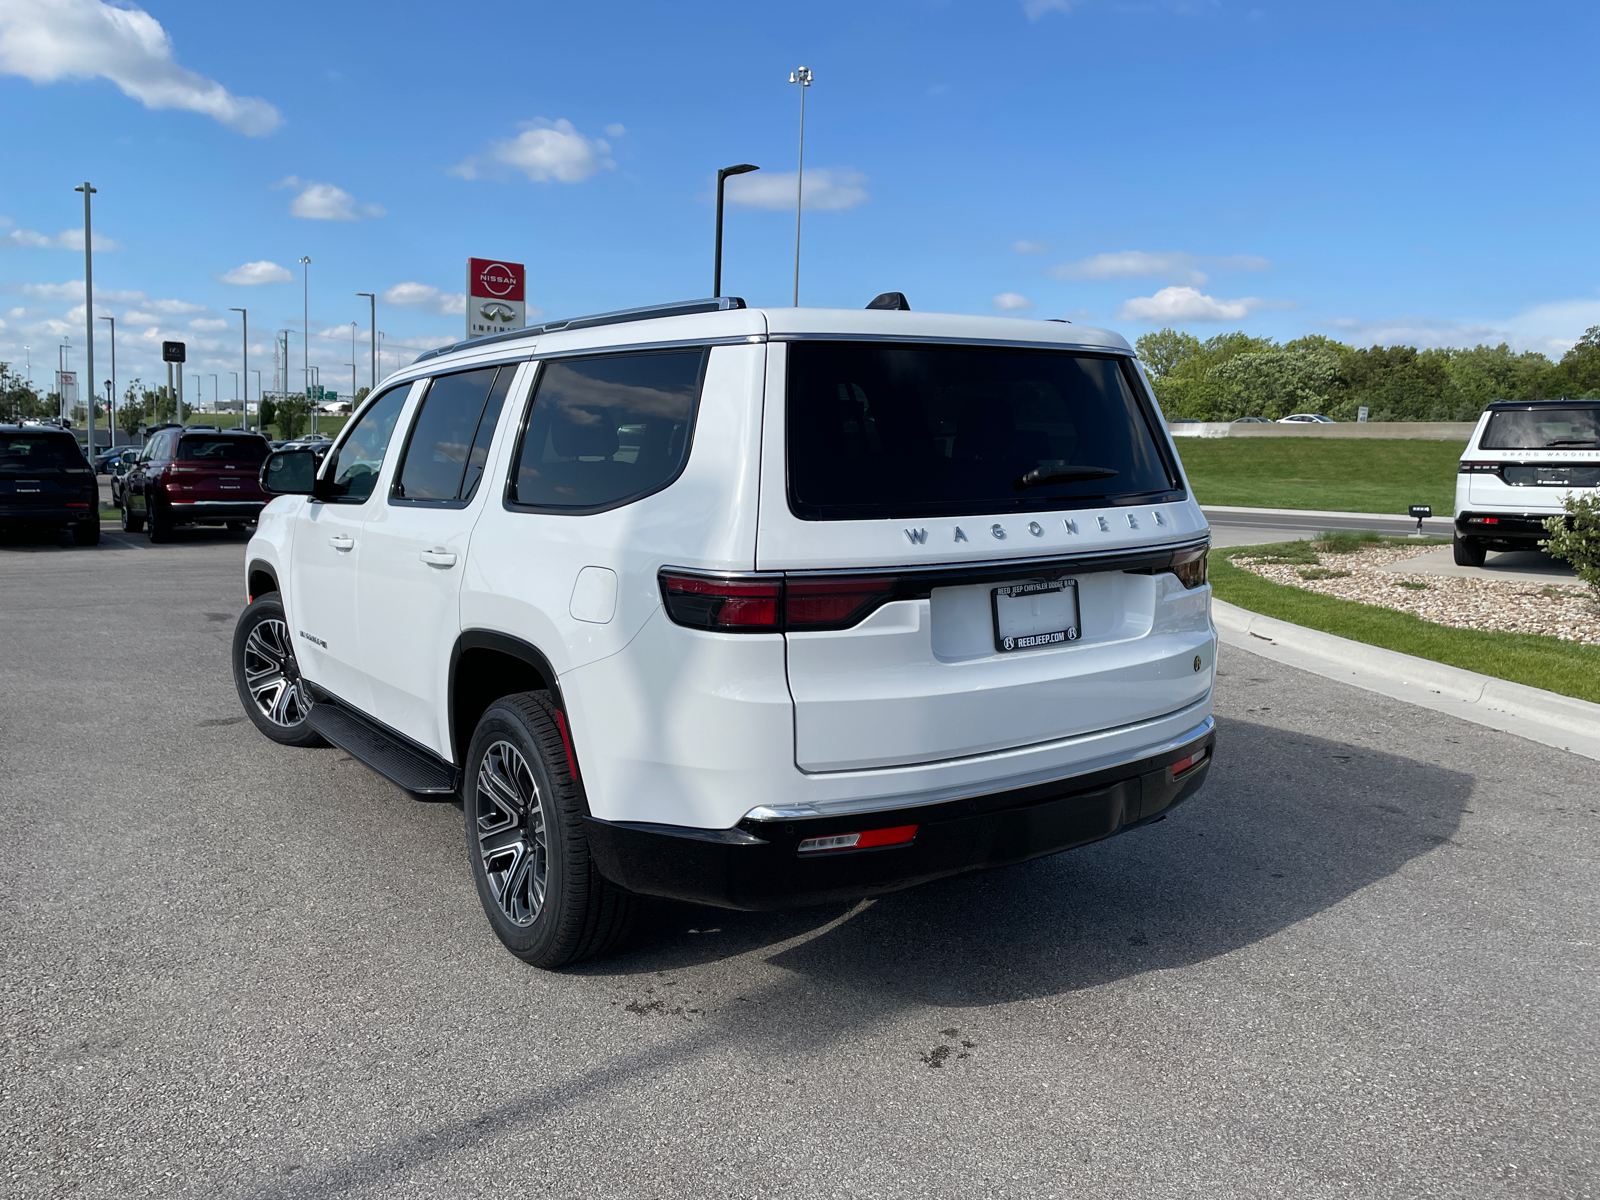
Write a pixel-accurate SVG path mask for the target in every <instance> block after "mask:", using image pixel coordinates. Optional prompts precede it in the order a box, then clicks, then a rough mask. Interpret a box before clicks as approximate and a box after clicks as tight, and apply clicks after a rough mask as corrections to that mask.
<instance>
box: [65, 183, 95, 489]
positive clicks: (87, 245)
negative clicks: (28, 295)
mask: <svg viewBox="0 0 1600 1200" xmlns="http://www.w3.org/2000/svg"><path fill="white" fill-rule="evenodd" d="M72 190H73V191H75V192H82V193H83V328H84V331H85V332H84V336H85V337H86V338H87V339H88V342H89V350H88V354H89V362H88V366H87V368H86V369H87V372H88V373H87V375H86V379H87V381H88V384H89V403H88V404H86V405H84V408H85V409H86V410H87V411H88V414H89V457H90V458H91V459H93V458H94V242H93V240H92V239H91V237H90V235H89V197H90V196H92V195H94V189H93V188H92V187H90V186H89V181H88V180H87V179H85V180H84V181H83V186H82V187H80V188H73V189H72ZM95 507H96V508H98V507H100V506H99V504H98V503H96V505H95Z"/></svg>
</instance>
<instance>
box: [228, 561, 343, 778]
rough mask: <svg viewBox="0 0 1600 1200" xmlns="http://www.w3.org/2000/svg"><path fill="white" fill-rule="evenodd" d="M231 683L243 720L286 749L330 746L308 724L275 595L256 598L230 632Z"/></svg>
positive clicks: (290, 643) (307, 706)
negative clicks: (245, 717) (231, 646)
mask: <svg viewBox="0 0 1600 1200" xmlns="http://www.w3.org/2000/svg"><path fill="white" fill-rule="evenodd" d="M233 682H234V686H235V687H237V688H238V690H239V703H240V704H242V705H244V711H245V713H246V715H247V716H249V718H250V720H251V721H253V722H254V723H255V727H256V728H257V729H259V730H260V731H261V732H262V733H264V734H266V735H267V736H268V737H269V738H271V739H272V740H273V741H275V742H280V743H282V744H283V745H285V746H326V745H327V744H328V743H327V742H325V741H323V740H322V736H321V735H320V734H318V733H317V731H316V730H314V729H312V728H311V724H310V722H308V721H307V720H306V715H307V714H308V713H309V712H310V711H311V702H310V700H309V699H308V698H307V695H306V685H305V681H304V680H302V679H301V678H300V664H299V663H298V662H297V661H296V660H295V657H294V640H293V638H292V637H291V636H290V634H289V622H288V620H287V619H286V618H285V617H284V615H283V604H282V603H281V602H280V601H279V599H278V593H277V592H268V593H267V594H266V595H265V596H261V597H259V598H258V599H256V600H255V601H253V602H252V603H251V604H250V606H249V607H248V608H246V609H245V610H244V612H242V613H240V614H239V623H238V624H237V625H235V626H234V629H233Z"/></svg>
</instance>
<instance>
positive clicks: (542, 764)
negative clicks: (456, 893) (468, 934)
mask: <svg viewBox="0 0 1600 1200" xmlns="http://www.w3.org/2000/svg"><path fill="white" fill-rule="evenodd" d="M461 798H462V804H461V807H462V810H463V812H464V814H465V816H466V834H467V859H468V861H469V862H470V863H471V865H472V879H473V882H474V883H475V884H477V887H478V899H479V900H480V901H481V902H482V904H483V911H484V914H485V915H486V916H487V917H488V918H489V924H490V925H491V926H492V927H493V928H494V931H495V935H496V936H497V937H499V939H500V941H501V942H503V943H504V944H505V947H506V949H507V950H509V951H511V953H513V954H515V955H516V956H517V957H518V958H520V959H522V960H523V961H524V962H526V963H531V964H532V965H533V966H536V967H544V968H546V969H551V968H555V967H562V966H566V965H567V964H568V963H573V962H577V961H578V960H579V959H582V958H588V957H590V956H591V955H594V954H600V953H602V952H604V951H606V950H609V949H610V948H611V947H612V946H614V945H616V944H617V942H618V941H620V940H621V939H622V938H623V937H624V936H626V934H627V932H628V930H629V928H630V926H631V925H632V918H633V897H632V896H631V895H629V894H628V893H627V892H624V891H622V890H620V889H619V888H617V887H616V886H615V885H614V884H612V883H610V882H609V881H608V880H606V879H605V878H604V877H603V876H601V874H600V872H599V870H597V869H596V867H595V865H594V859H593V858H592V857H591V856H590V854H589V843H588V840H587V839H586V838H585V837H584V832H583V817H584V814H585V812H586V811H587V805H586V804H585V802H584V797H583V788H582V786H581V785H580V784H579V783H578V781H577V780H576V779H574V778H573V777H572V772H571V770H570V768H569V766H568V763H567V754H566V749H565V746H564V745H563V741H562V737H561V730H560V727H559V726H558V725H557V724H556V707H555V705H554V704H553V703H551V700H550V696H549V693H547V692H522V693H519V694H518V695H514V696H502V697H501V698H500V699H499V700H496V701H495V702H494V703H493V704H491V705H490V706H489V709H488V711H487V712H485V713H484V714H483V717H482V719H481V720H480V721H479V722H478V728H477V730H476V731H475V732H474V733H473V735H472V743H471V745H470V746H469V747H468V750H467V771H466V778H465V780H464V781H463V782H462V789H461ZM541 818H542V821H541ZM541 825H542V828H541ZM486 831H487V832H486ZM491 868H493V870H492V878H491ZM541 868H542V869H543V879H542V882H543V888H542V890H541V889H540V887H539V884H540V875H539V872H540V869H541Z"/></svg>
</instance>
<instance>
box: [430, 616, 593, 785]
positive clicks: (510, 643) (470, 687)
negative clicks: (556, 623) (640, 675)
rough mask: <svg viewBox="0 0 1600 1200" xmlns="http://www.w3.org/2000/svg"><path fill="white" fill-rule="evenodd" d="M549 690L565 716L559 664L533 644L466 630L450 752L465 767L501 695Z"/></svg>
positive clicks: (452, 695) (452, 694) (456, 660)
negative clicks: (486, 715)
mask: <svg viewBox="0 0 1600 1200" xmlns="http://www.w3.org/2000/svg"><path fill="white" fill-rule="evenodd" d="M534 691H548V692H549V693H550V698H551V700H553V701H554V702H555V706H556V709H557V711H558V712H559V713H561V714H562V715H563V719H564V717H565V713H566V711H567V706H566V702H565V701H564V700H563V699H562V696H561V683H560V681H559V680H558V679H557V678H556V672H555V668H554V667H552V666H551V665H550V660H549V659H548V658H546V657H545V655H544V652H543V651H541V650H540V649H539V648H538V647H537V646H535V645H533V644H532V643H531V642H525V641H523V640H522V639H521V638H518V637H512V636H511V635H510V634H508V633H496V632H495V631H493V630H489V629H468V630H464V631H463V632H462V634H461V636H460V637H458V638H457V639H456V644H455V646H454V647H453V648H452V649H451V651H450V683H449V699H450V753H451V760H452V761H453V762H454V763H455V764H456V765H457V766H462V767H464V766H465V759H466V753H467V743H468V742H469V741H470V740H471V739H472V731H473V730H474V729H476V728H477V726H478V718H479V717H481V716H482V715H483V713H484V710H485V709H487V708H488V707H489V705H491V704H493V703H494V702H495V701H496V700H498V699H499V698H500V697H501V696H510V695H513V694H515V693H517V692H534Z"/></svg>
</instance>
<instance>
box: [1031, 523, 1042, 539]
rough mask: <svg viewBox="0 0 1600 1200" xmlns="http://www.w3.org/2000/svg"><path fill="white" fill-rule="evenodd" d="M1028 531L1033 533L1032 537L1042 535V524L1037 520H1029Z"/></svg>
mask: <svg viewBox="0 0 1600 1200" xmlns="http://www.w3.org/2000/svg"><path fill="white" fill-rule="evenodd" d="M1028 532H1029V533H1031V534H1033V536H1034V537H1043V536H1044V526H1043V525H1040V524H1039V522H1037V521H1029V522H1028Z"/></svg>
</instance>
